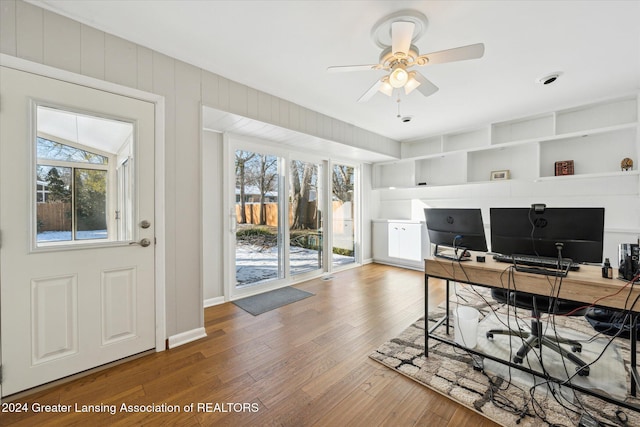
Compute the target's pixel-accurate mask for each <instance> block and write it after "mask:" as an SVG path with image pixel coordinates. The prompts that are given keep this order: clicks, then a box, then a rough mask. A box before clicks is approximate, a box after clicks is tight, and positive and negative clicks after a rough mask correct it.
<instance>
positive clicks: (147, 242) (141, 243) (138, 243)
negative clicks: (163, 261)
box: [129, 238, 151, 248]
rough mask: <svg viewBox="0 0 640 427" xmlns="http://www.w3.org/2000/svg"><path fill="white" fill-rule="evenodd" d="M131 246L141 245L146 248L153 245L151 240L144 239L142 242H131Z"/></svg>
mask: <svg viewBox="0 0 640 427" xmlns="http://www.w3.org/2000/svg"><path fill="white" fill-rule="evenodd" d="M129 244H130V245H140V246H142V247H143V248H146V247H147V246H149V245H151V240H149V239H147V238H144V239H142V240H140V241H139V242H129Z"/></svg>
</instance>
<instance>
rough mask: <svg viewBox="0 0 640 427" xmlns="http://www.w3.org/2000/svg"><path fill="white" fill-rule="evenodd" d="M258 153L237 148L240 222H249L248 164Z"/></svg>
mask: <svg viewBox="0 0 640 427" xmlns="http://www.w3.org/2000/svg"><path fill="white" fill-rule="evenodd" d="M255 155H256V153H252V152H250V151H242V150H236V188H238V187H239V188H240V223H241V224H246V223H247V212H246V211H245V204H246V200H245V185H247V184H248V183H247V174H246V166H247V163H248V162H250V161H251V159H253V158H254V157H255Z"/></svg>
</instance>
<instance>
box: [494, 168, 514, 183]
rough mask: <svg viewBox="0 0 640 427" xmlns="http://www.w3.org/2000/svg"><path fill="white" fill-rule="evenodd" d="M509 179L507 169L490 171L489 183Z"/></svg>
mask: <svg viewBox="0 0 640 427" xmlns="http://www.w3.org/2000/svg"><path fill="white" fill-rule="evenodd" d="M510 177H511V172H510V171H509V169H505V170H499V171H491V181H503V180H505V179H509V178H510Z"/></svg>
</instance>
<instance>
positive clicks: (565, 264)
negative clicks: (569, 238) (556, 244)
mask: <svg viewBox="0 0 640 427" xmlns="http://www.w3.org/2000/svg"><path fill="white" fill-rule="evenodd" d="M493 259H495V260H496V261H498V262H508V263H510V264H515V265H516V266H529V267H534V268H544V269H549V270H551V271H558V270H564V271H567V270H571V271H576V270H578V269H579V268H580V264H577V263H575V262H573V261H571V260H570V259H563V260H562V261H561V262H560V265H559V266H558V258H551V257H541V256H532V255H501V254H496V255H494V256H493ZM558 267H560V268H558ZM526 270H528V269H525V268H523V270H522V271H526ZM528 272H529V273H534V272H537V271H528ZM541 274H546V273H544V272H542V273H541ZM549 275H550V276H553V275H555V274H553V273H551V274H549Z"/></svg>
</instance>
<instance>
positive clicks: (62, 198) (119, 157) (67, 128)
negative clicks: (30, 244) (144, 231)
mask: <svg viewBox="0 0 640 427" xmlns="http://www.w3.org/2000/svg"><path fill="white" fill-rule="evenodd" d="M36 114H37V115H36V134H37V135H36V138H35V141H34V144H35V147H34V153H35V158H36V165H35V171H36V177H35V188H34V191H35V194H34V195H33V197H34V200H35V217H36V218H35V219H34V221H35V223H36V229H37V234H36V236H35V241H36V244H37V245H38V246H47V243H50V242H76V241H85V242H86V241H90V240H91V241H95V240H96V239H98V240H109V239H111V240H124V241H127V240H130V239H131V238H132V235H133V232H132V213H133V202H132V201H133V190H134V188H135V185H134V179H133V178H134V176H133V173H132V169H131V168H130V167H129V164H130V163H131V162H132V161H133V155H134V152H135V150H134V146H133V144H134V140H133V135H134V132H133V131H134V127H133V124H132V123H128V122H124V121H120V120H113V119H107V118H104V117H97V116H92V115H89V114H84V113H76V112H72V111H66V110H63V109H60V108H52V107H48V106H42V105H39V106H37V108H36ZM116 163H119V164H120V165H121V166H122V167H120V168H118V170H117V171H116V170H115V164H116ZM109 230H112V231H109Z"/></svg>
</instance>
